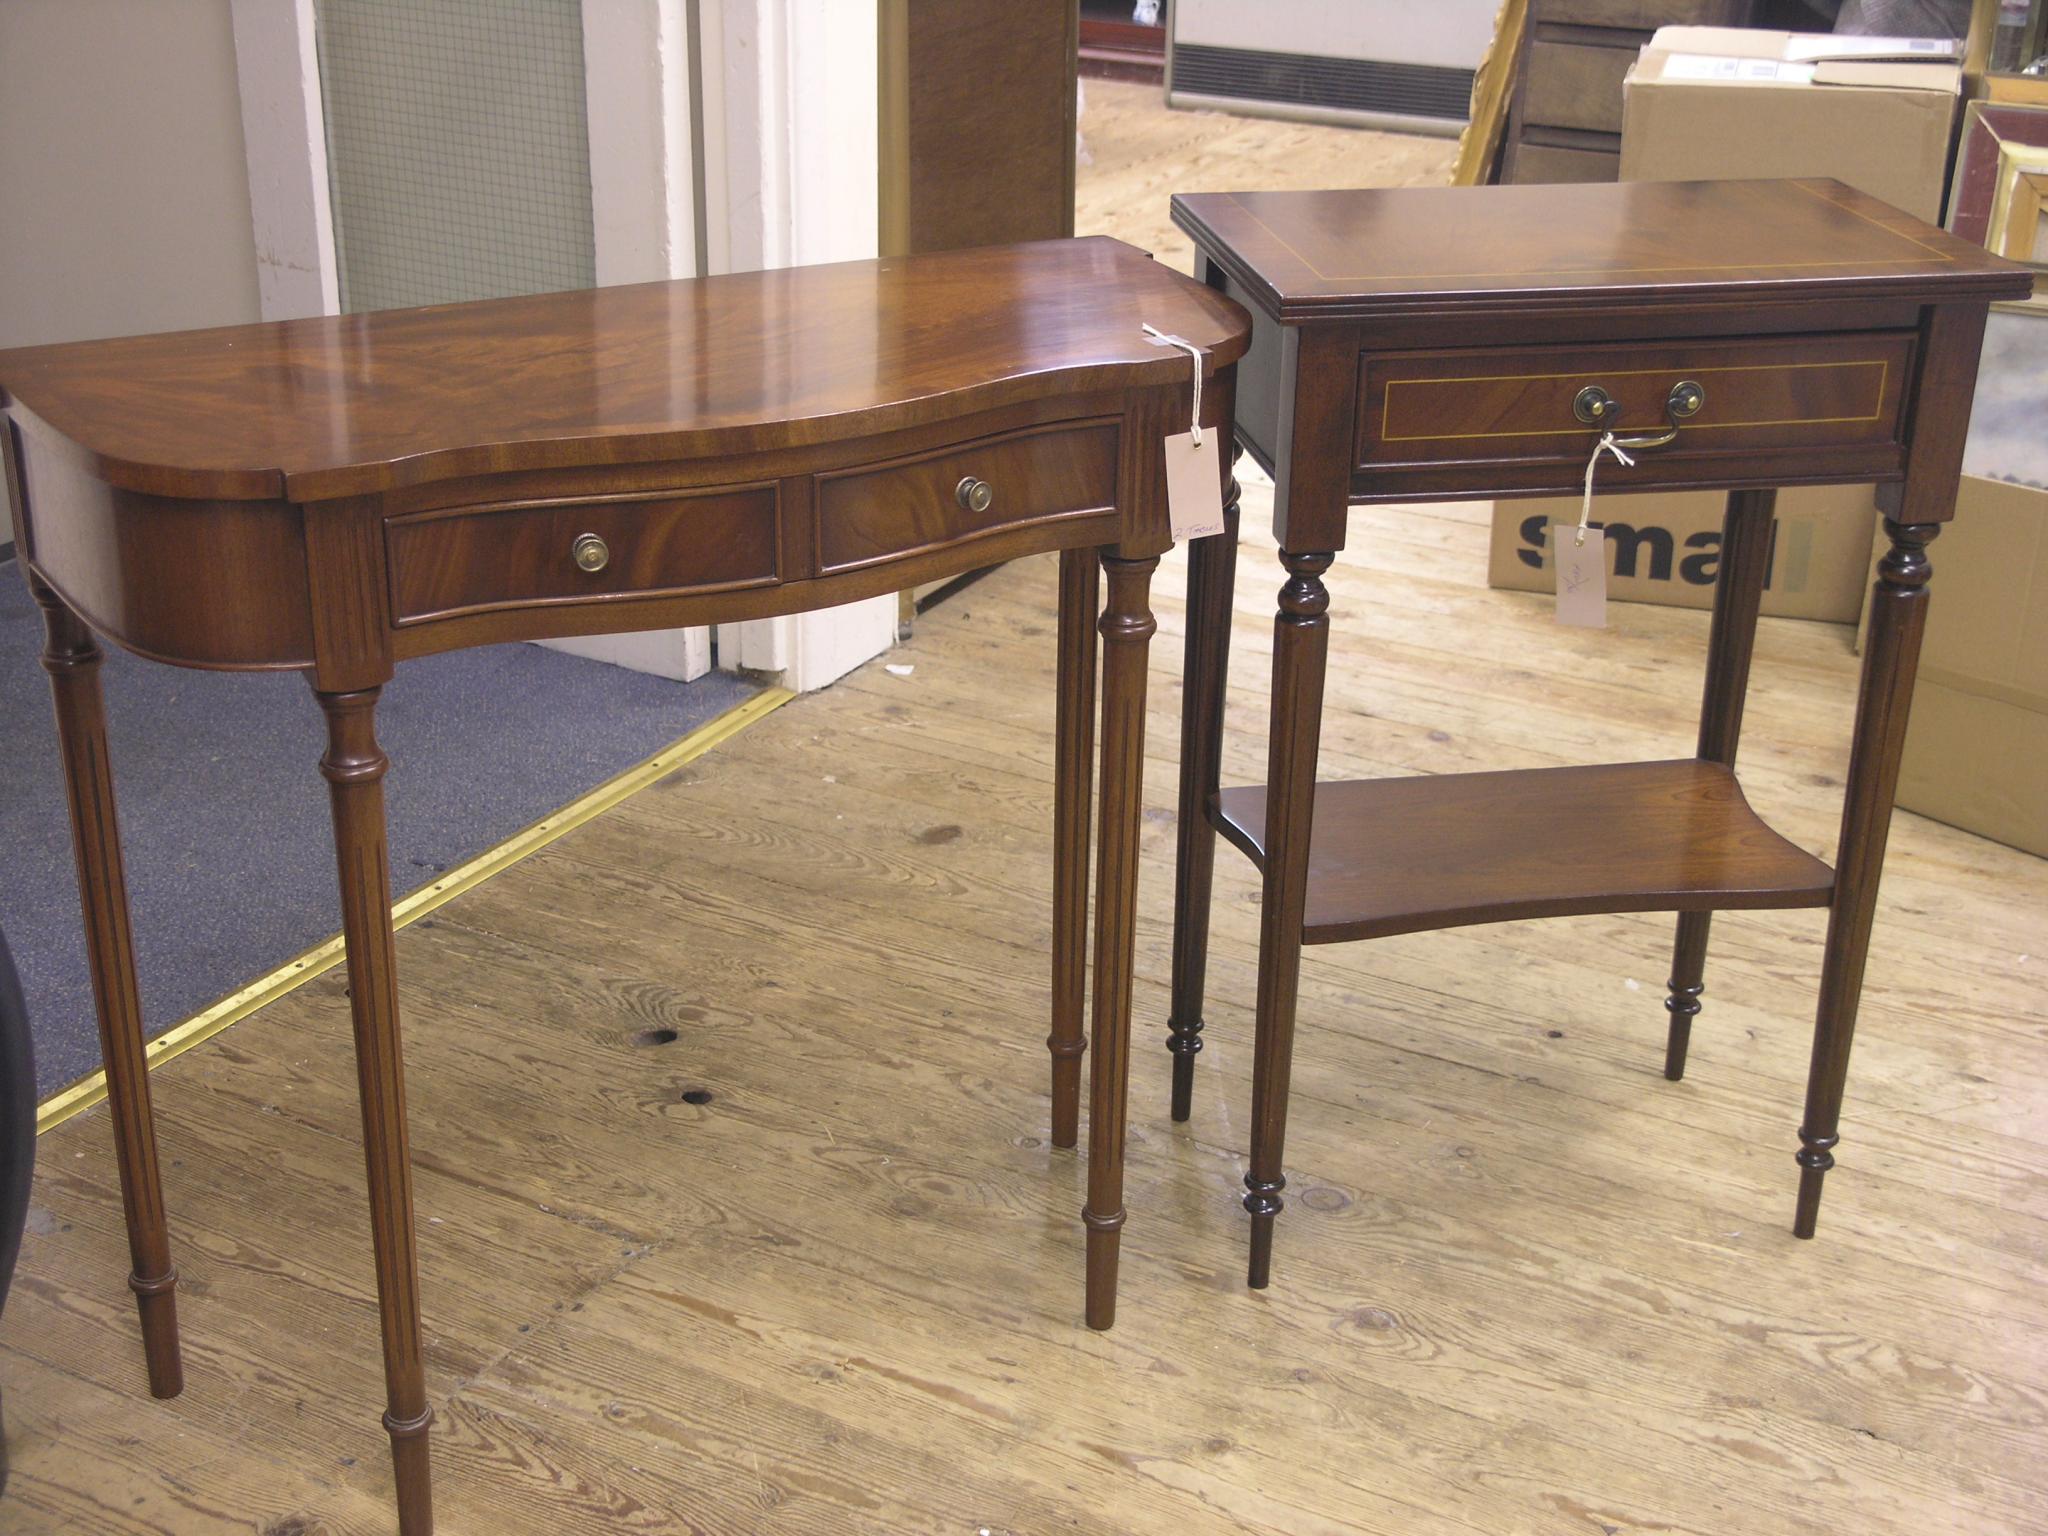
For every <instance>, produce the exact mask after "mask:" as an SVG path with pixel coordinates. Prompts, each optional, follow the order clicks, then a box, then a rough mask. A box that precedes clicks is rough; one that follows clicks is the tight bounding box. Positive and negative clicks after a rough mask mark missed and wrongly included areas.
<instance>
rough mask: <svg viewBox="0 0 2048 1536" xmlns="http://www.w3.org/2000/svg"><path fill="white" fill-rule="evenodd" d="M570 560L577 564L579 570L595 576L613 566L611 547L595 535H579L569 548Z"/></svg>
mask: <svg viewBox="0 0 2048 1536" xmlns="http://www.w3.org/2000/svg"><path fill="white" fill-rule="evenodd" d="M569 558H570V559H571V560H574V561H575V562H576V569H577V570H579V571H583V572H585V573H586V574H588V575H592V576H595V575H596V574H597V573H598V572H599V571H601V570H603V569H604V568H605V567H606V566H607V565H610V564H611V561H612V552H611V546H609V545H608V544H606V543H605V541H604V540H603V539H600V538H599V537H598V536H597V535H596V534H594V533H579V534H577V535H576V542H575V543H573V544H571V545H570V546H569Z"/></svg>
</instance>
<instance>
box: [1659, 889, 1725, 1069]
mask: <svg viewBox="0 0 2048 1536" xmlns="http://www.w3.org/2000/svg"><path fill="white" fill-rule="evenodd" d="M1713 920H1714V914H1713V913H1711V912H1681V913H1679V914H1678V941H1677V943H1676V944H1674V945H1673V946H1672V956H1671V993H1670V995H1669V996H1668V997H1666V998H1665V999H1664V1011H1665V1012H1666V1013H1668V1014H1669V1015H1670V1016H1671V1023H1670V1027H1669V1029H1668V1031H1667V1032H1666V1035H1665V1039H1664V1075H1665V1076H1666V1077H1668V1078H1670V1079H1671V1081H1672V1082H1674V1083H1675V1082H1678V1081H1679V1080H1680V1079H1682V1078H1683V1077H1684V1076H1685V1053H1686V1049H1687V1047H1688V1046H1690V1045H1691V1044H1692V1021H1693V1020H1694V1019H1696V1018H1698V1017H1699V1016H1700V996H1701V994H1702V993H1704V992H1705V991H1706V990H1707V989H1706V984H1705V983H1704V981H1703V980H1702V979H1701V978H1702V977H1703V976H1704V974H1705V972H1706V968H1707V930H1708V928H1709V926H1710V925H1711V924H1712V922H1713Z"/></svg>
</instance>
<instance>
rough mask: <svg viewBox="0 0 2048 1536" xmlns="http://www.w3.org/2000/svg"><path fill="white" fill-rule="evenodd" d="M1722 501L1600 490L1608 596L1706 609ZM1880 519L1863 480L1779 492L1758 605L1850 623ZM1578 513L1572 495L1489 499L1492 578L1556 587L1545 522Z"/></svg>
mask: <svg viewBox="0 0 2048 1536" xmlns="http://www.w3.org/2000/svg"><path fill="white" fill-rule="evenodd" d="M1727 502H1728V498H1727V496H1726V494H1725V493H1723V492H1720V491H1679V492H1652V493H1649V494H1644V495H1611V496H1596V497H1595V498H1594V501H1593V521H1594V523H1596V524H1597V525H1599V526H1601V527H1603V528H1605V529H1606V530H1607V548H1608V552H1609V559H1608V581H1607V595H1608V596H1609V597H1611V598H1615V599H1617V600H1619V601H1621V602H1630V603H1670V604H1675V605H1678V606H1681V607H1686V608H1710V607H1712V606H1713V602H1714V581H1715V578H1716V577H1717V576H1718V575H1719V574H1720V569H1721V519H1722V514H1723V512H1724V510H1725V509H1726V507H1727ZM1876 517H1877V512H1876V507H1875V504H1874V503H1873V501H1872V499H1871V492H1870V487H1869V486H1867V485H1852V486H1799V487H1795V488H1793V489H1791V490H1784V491H1780V492H1779V493H1778V513H1777V528H1776V532H1775V535H1774V539H1773V544H1772V553H1771V568H1770V571H1769V574H1768V580H1767V584H1766V586H1765V589H1764V603H1763V611H1764V612H1765V613H1768V614H1773V615H1776V616H1778V617H1780V618H1792V619H1826V620H1830V621H1832V622H1834V623H1840V624H1853V623H1855V622H1856V616H1857V614H1858V613H1859V612H1860V611H1861V610H1862V607H1863V587H1864V574H1865V572H1866V571H1867V570H1868V569H1869V565H1870V530H1871V527H1872V526H1873V524H1874V522H1875V520H1876ZM1578 520H1579V502H1578V498H1577V497H1574V496H1539V497H1531V498H1529V499H1527V500H1523V501H1498V502H1495V503H1494V507H1493V542H1492V545H1491V547H1490V549H1489V550H1488V554H1487V569H1486V579H1487V583H1488V585H1490V586H1495V587H1506V588H1508V589H1509V590H1511V591H1516V592H1554V591H1556V590H1557V574H1556V571H1555V569H1554V568H1553V566H1552V564H1551V559H1550V554H1551V551H1550V533H1549V531H1550V525H1551V524H1553V523H1563V524H1567V525H1575V524H1576V523H1577V522H1578Z"/></svg>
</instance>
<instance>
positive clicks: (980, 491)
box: [953, 475, 996, 512]
mask: <svg viewBox="0 0 2048 1536" xmlns="http://www.w3.org/2000/svg"><path fill="white" fill-rule="evenodd" d="M953 495H954V496H955V498H957V499H958V501H959V503H960V505H961V506H963V507H965V508H966V509H967V510H968V511H970V512H986V511H987V510H988V509H989V506H990V504H991V503H993V502H994V501H995V499H996V493H995V492H994V491H993V490H991V489H989V483H988V482H987V481H986V480H977V479H975V478H974V476H972V475H969V476H967V477H966V478H965V479H964V480H962V481H961V482H960V483H959V484H958V485H956V486H954V487H953Z"/></svg>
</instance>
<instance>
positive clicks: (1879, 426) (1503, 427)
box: [1357, 331, 1914, 470]
mask: <svg viewBox="0 0 2048 1536" xmlns="http://www.w3.org/2000/svg"><path fill="white" fill-rule="evenodd" d="M1913 347H1914V336H1913V333H1911V332H1891V331H1883V332H1860V333H1855V334H1851V335H1846V336H1823V337H1801V336H1788V337H1781V338H1777V337H1774V338H1771V339H1768V340H1756V339H1745V340H1737V341H1699V342H1649V343H1626V344H1617V345H1613V346H1597V347H1569V348H1523V349H1512V350H1510V349H1505V348H1504V349H1500V350H1477V351H1463V352H1454V353H1426V354H1424V353H1404V354H1397V355H1388V356H1377V357H1376V356H1373V355H1371V354H1367V355H1366V357H1365V358H1364V359H1363V360H1362V361H1361V363H1360V379H1359V395H1358V398H1359V420H1358V440H1357V467H1358V468H1359V469H1361V470H1363V469H1373V468H1390V467H1398V466H1403V465H1444V464H1458V463H1485V462H1500V461H1509V460H1514V461H1525V462H1526V461H1537V462H1540V461H1545V460H1559V461H1568V462H1572V463H1577V464H1583V463H1584V462H1585V459H1586V455H1587V454H1588V453H1589V452H1590V451H1591V450H1592V447H1593V444H1594V443H1595V442H1596V441H1597V440H1598V433H1597V432H1596V431H1595V430H1594V428H1593V427H1591V426H1589V425H1587V424H1586V423H1585V422H1583V421H1581V420H1580V419H1579V418H1578V417H1577V416H1576V415H1575V414H1574V411H1573V405H1574V402H1575V401H1576V400H1577V399H1578V396H1579V392H1580V391H1581V390H1583V389H1585V388H1587V387H1588V386H1598V387H1599V388H1601V389H1603V390H1605V391H1606V392H1607V394H1608V395H1610V396H1611V397H1612V398H1613V399H1614V400H1615V401H1616V402H1618V404H1619V407H1620V409H1619V411H1618V412H1616V413H1612V414H1611V415H1610V418H1609V419H1610V420H1611V421H1612V422H1613V423H1614V426H1613V430H1614V431H1615V432H1616V433H1617V434H1618V435H1620V436H1624V437H1627V436H1632V435H1641V434H1646V433H1655V432H1659V431H1661V430H1662V429H1663V428H1664V427H1665V426H1667V425H1668V418H1667V417H1666V415H1665V402H1666V401H1667V399H1668V398H1669V397H1670V395H1671V392H1672V390H1673V388H1674V387H1675V386H1676V385H1678V384H1679V383H1681V382H1685V381H1690V382H1692V383H1695V384H1697V385H1698V386H1699V387H1700V389H1701V390H1702V391H1703V394H1704V398H1703V399H1702V401H1701V404H1700V406H1699V409H1698V410H1697V411H1696V412H1695V413H1694V414H1693V415H1691V416H1690V417H1686V418H1684V419H1682V420H1681V421H1680V422H1679V423H1678V436H1677V439H1676V440H1675V441H1673V442H1671V443H1669V444H1666V445H1664V446H1662V447H1657V448H1649V449H1645V450H1644V457H1645V458H1646V459H1648V458H1650V457H1652V456H1654V458H1655V460H1656V461H1657V462H1659V463H1662V462H1663V461H1665V460H1667V459H1683V458H1687V457H1697V456H1700V455H1706V454H1716V455H1719V454H1729V453H1741V452H1746V451H1751V450H1758V449H1771V450H1776V451H1783V450H1796V449H1803V448H1813V449H1829V450H1840V449H1850V450H1856V449H1869V450H1874V451H1876V452H1878V453H1882V451H1883V450H1885V449H1887V448H1890V449H1893V450H1896V449H1898V448H1899V447H1900V446H1901V433H1902V420H1903V415H1904V401H1905V395H1906V385H1907V381H1908V380H1909V379H1910V378H1911V370H1912V362H1913Z"/></svg>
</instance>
